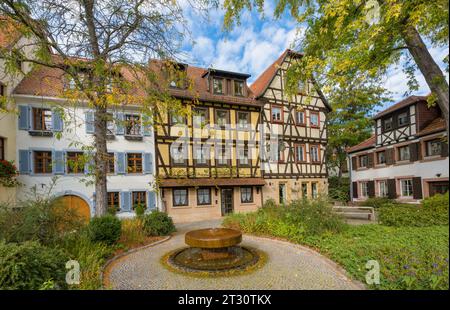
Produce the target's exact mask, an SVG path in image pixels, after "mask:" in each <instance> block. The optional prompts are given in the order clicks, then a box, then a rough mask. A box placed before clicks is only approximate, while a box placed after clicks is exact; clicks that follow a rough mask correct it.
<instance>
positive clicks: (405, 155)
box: [398, 145, 411, 161]
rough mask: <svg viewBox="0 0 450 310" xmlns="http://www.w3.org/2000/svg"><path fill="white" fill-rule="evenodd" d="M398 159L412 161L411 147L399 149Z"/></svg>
mask: <svg viewBox="0 0 450 310" xmlns="http://www.w3.org/2000/svg"><path fill="white" fill-rule="evenodd" d="M398 158H399V160H400V161H402V160H410V158H411V155H410V153H409V146H408V145H407V146H402V147H399V148H398Z"/></svg>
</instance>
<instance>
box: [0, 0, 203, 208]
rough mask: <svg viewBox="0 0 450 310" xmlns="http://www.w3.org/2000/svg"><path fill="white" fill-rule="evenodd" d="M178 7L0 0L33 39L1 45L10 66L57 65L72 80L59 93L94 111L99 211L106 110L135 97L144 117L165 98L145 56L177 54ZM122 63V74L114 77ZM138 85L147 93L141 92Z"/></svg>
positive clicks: (172, 3) (136, 1)
mask: <svg viewBox="0 0 450 310" xmlns="http://www.w3.org/2000/svg"><path fill="white" fill-rule="evenodd" d="M194 2H195V1H192V3H194ZM199 3H200V6H198V7H194V9H195V8H199V9H201V8H203V6H202V5H203V4H204V1H203V0H199ZM182 13H183V12H182V8H181V6H180V5H179V3H178V2H177V1H176V0H155V1H153V0H152V1H150V0H129V1H123V0H102V1H95V0H41V1H35V0H3V1H1V2H0V15H2V16H3V17H6V18H8V19H9V20H10V21H11V22H12V23H13V24H14V26H15V28H16V30H17V31H19V32H20V34H21V35H22V36H24V37H26V38H30V39H31V40H30V41H29V42H27V43H26V44H27V46H22V47H18V48H14V49H12V50H0V57H1V58H3V59H4V60H5V61H6V63H7V68H8V70H10V69H11V70H12V69H14V64H17V63H18V60H20V61H21V62H26V63H28V64H32V65H33V66H35V67H39V66H40V67H45V68H53V69H57V70H60V71H61V72H63V73H64V75H65V77H66V79H67V81H68V84H69V85H73V86H71V90H70V91H67V92H65V93H64V94H61V96H63V97H65V98H68V99H70V101H71V102H73V103H74V105H75V106H76V105H78V104H79V103H80V101H83V102H84V103H87V105H88V106H89V107H90V108H91V109H93V110H94V119H95V121H94V128H95V130H94V144H93V145H92V146H88V147H85V149H86V150H87V149H90V150H91V151H92V152H91V153H92V154H93V155H92V157H93V162H94V164H93V166H94V169H92V171H93V176H94V181H93V183H94V184H95V192H96V195H95V205H96V215H98V216H100V215H104V214H106V213H107V181H106V175H107V160H105V159H106V158H108V155H107V154H108V150H107V122H108V121H110V120H111V116H110V114H109V113H108V110H109V109H111V108H113V107H120V106H122V107H123V106H125V105H127V104H129V103H141V104H142V110H143V111H142V112H143V113H146V114H147V115H148V116H149V117H150V116H151V111H152V110H154V109H153V108H154V107H155V105H157V104H158V103H160V102H162V101H164V100H165V99H167V98H168V97H169V96H168V95H167V92H164V89H163V87H161V84H163V83H156V82H155V80H156V79H157V78H158V76H157V75H155V74H153V73H152V72H151V70H149V65H148V64H149V59H150V58H156V57H159V58H176V55H177V53H178V52H179V50H180V46H181V43H182V42H183V39H184V38H185V37H186V34H187V33H188V31H187V27H186V23H185V21H184V18H183V14H182ZM28 48H32V49H33V50H34V53H33V57H29V56H27V54H26V53H25V52H24V51H25V50H26V49H28ZM124 68H125V69H126V70H127V74H126V75H128V77H129V78H128V79H121V78H120V77H121V76H124V75H122V73H123V69H124ZM15 69H16V70H20V69H18V68H15ZM142 84H144V85H142ZM154 85H158V87H157V88H155V87H152V86H154ZM136 87H141V89H144V90H145V91H147V90H149V89H151V92H150V91H149V93H148V94H144V95H143V96H140V97H139V96H137V95H136V94H137V92H136ZM155 90H157V91H158V92H156V91H155ZM130 94H131V95H130ZM167 105H168V106H170V104H166V106H167ZM124 125H125V124H124ZM74 143H77V144H80V143H83V141H75V142H74Z"/></svg>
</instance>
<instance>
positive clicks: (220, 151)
mask: <svg viewBox="0 0 450 310" xmlns="http://www.w3.org/2000/svg"><path fill="white" fill-rule="evenodd" d="M217 164H218V165H220V166H226V165H228V158H227V152H226V149H225V146H222V147H220V148H217Z"/></svg>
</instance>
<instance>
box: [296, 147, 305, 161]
mask: <svg viewBox="0 0 450 310" xmlns="http://www.w3.org/2000/svg"><path fill="white" fill-rule="evenodd" d="M295 160H296V161H297V162H305V161H306V153H305V145H304V144H300V145H296V146H295Z"/></svg>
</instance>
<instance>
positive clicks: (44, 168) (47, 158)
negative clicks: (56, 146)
mask: <svg viewBox="0 0 450 310" xmlns="http://www.w3.org/2000/svg"><path fill="white" fill-rule="evenodd" d="M34 172H35V173H52V152H42V151H35V152H34Z"/></svg>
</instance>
